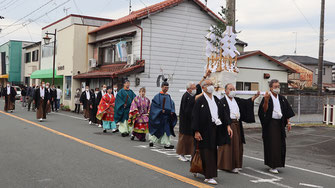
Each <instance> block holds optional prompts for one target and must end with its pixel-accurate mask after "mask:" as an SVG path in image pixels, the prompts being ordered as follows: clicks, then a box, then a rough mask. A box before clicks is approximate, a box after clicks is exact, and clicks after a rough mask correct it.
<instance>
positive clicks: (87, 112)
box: [80, 86, 95, 125]
mask: <svg viewBox="0 0 335 188" xmlns="http://www.w3.org/2000/svg"><path fill="white" fill-rule="evenodd" d="M94 100H95V96H94V93H93V92H91V91H90V87H89V86H86V87H85V91H84V92H82V94H81V96H80V104H82V105H83V108H84V117H85V119H86V120H88V121H89V123H88V124H90V125H92V119H91V118H92V116H91V113H92V110H93V104H94Z"/></svg>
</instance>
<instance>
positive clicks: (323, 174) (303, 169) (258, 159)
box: [243, 155, 335, 179]
mask: <svg viewBox="0 0 335 188" xmlns="http://www.w3.org/2000/svg"><path fill="white" fill-rule="evenodd" d="M243 156H244V157H246V158H249V159H254V160H257V161H264V160H263V159H260V158H257V157H251V156H248V155H243ZM285 166H286V167H289V168H294V169H297V170H301V171H305V172H310V173H314V174H318V175H322V176H327V177H330V178H334V179H335V176H334V175H331V174H326V173H322V172H318V171H314V170H309V169H305V168H300V167H296V166H292V165H285Z"/></svg>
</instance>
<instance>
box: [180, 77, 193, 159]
mask: <svg viewBox="0 0 335 188" xmlns="http://www.w3.org/2000/svg"><path fill="white" fill-rule="evenodd" d="M186 90H187V91H186V92H185V93H184V95H183V97H182V98H181V102H180V110H179V138H178V145H177V151H176V153H177V154H178V155H179V160H181V161H184V162H186V161H188V160H189V159H187V158H186V157H185V155H193V153H194V137H193V131H192V127H191V120H192V110H193V106H194V103H195V95H196V92H197V90H196V86H195V84H194V83H193V82H189V83H188V84H187V86H186Z"/></svg>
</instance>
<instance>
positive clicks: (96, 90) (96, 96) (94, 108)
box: [91, 88, 100, 125]
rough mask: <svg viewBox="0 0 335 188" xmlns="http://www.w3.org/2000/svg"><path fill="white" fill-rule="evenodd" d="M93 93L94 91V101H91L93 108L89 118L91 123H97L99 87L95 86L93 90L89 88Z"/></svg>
mask: <svg viewBox="0 0 335 188" xmlns="http://www.w3.org/2000/svg"><path fill="white" fill-rule="evenodd" d="M91 91H92V92H93V93H94V102H93V105H92V106H93V109H92V110H91V111H92V113H91V120H92V123H93V124H95V125H98V119H97V117H96V115H97V112H98V106H99V103H100V101H99V103H98V99H97V98H98V94H99V88H95V90H93V89H92V90H91Z"/></svg>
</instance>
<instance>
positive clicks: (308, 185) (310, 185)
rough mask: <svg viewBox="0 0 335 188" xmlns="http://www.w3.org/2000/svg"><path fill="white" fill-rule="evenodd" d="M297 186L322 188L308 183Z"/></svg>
mask: <svg viewBox="0 0 335 188" xmlns="http://www.w3.org/2000/svg"><path fill="white" fill-rule="evenodd" d="M299 185H301V186H306V187H314V188H323V186H319V185H312V184H308V183H299Z"/></svg>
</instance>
